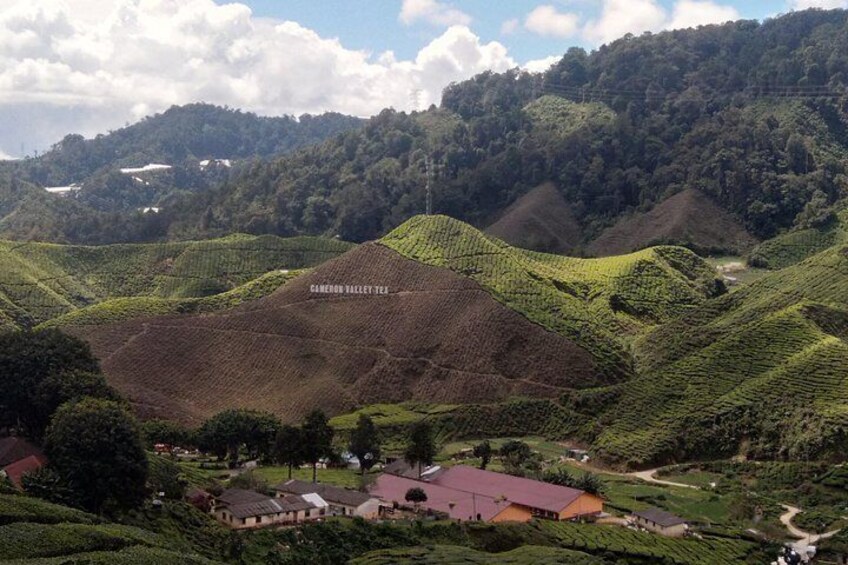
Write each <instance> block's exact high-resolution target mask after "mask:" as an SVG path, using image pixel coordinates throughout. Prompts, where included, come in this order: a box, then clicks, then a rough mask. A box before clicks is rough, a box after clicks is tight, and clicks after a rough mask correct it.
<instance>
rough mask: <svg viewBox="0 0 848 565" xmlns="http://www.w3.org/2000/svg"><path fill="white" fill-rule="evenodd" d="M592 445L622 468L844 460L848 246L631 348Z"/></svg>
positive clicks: (658, 331)
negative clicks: (626, 378) (624, 379)
mask: <svg viewBox="0 0 848 565" xmlns="http://www.w3.org/2000/svg"><path fill="white" fill-rule="evenodd" d="M637 351H638V359H639V373H640V376H639V377H638V378H637V379H635V380H634V381H632V382H631V383H628V384H626V385H624V386H623V387H622V389H621V390H622V395H621V398H620V400H619V401H618V402H617V403H616V405H615V406H614V407H612V408H611V409H610V410H609V413H608V414H607V415H605V416H602V419H604V420H606V421H608V422H609V425H608V426H606V427H605V429H604V430H603V432H602V433H601V435H600V437H599V438H598V440H597V442H596V446H597V447H598V449H599V451H600V452H602V453H603V454H605V455H606V456H607V457H608V458H610V459H613V460H618V461H622V462H627V463H630V464H631V465H648V464H651V463H653V462H656V461H660V460H668V459H686V458H692V457H696V456H697V457H709V456H719V455H725V456H726V455H732V454H735V453H738V452H742V453H745V454H748V455H752V456H759V457H791V458H796V459H797V458H806V457H810V458H811V457H817V458H822V457H827V456H828V455H839V454H841V455H844V452H845V448H846V435H845V430H846V429H848V428H847V426H848V247H846V246H844V245H842V246H836V247H833V248H831V249H828V250H827V251H824V252H822V253H820V254H818V255H815V256H813V257H811V258H809V259H807V260H805V261H803V262H801V263H799V264H798V265H796V266H793V267H789V268H786V269H783V270H781V271H778V272H775V273H771V274H769V275H767V276H765V277H763V278H762V279H760V280H758V281H756V282H754V283H752V284H751V285H749V286H747V287H745V288H742V289H740V290H738V291H736V292H734V293H732V294H729V295H726V296H723V297H721V298H718V299H716V300H713V301H709V302H707V303H705V304H704V305H702V306H701V307H698V308H696V309H695V310H693V311H692V312H690V313H688V314H687V315H685V316H683V317H682V318H681V319H680V320H677V321H674V322H672V323H669V324H667V325H665V326H662V327H660V328H658V329H656V330H655V331H653V332H651V333H650V334H649V335H648V336H647V337H646V338H645V339H644V340H641V341H639V342H638V343H637Z"/></svg>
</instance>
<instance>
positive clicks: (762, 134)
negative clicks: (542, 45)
mask: <svg viewBox="0 0 848 565" xmlns="http://www.w3.org/2000/svg"><path fill="white" fill-rule="evenodd" d="M847 18H848V12H846V11H843V10H831V11H821V10H808V11H804V12H796V13H792V14H789V15H786V16H782V17H779V18H775V19H771V20H768V21H766V22H764V23H758V22H756V21H739V22H734V23H728V24H725V25H720V26H706V27H701V28H699V29H696V30H692V29H690V30H682V31H674V32H664V33H660V34H656V35H651V34H646V35H644V36H641V37H629V36H628V37H624V38H622V39H619V40H617V41H615V42H613V43H612V44H610V45H607V46H604V47H601V48H600V49H598V50H597V51H594V52H592V53H586V52H585V51H583V50H582V49H577V48H573V49H570V50H569V51H568V52H567V53H566V54H565V56H564V57H563V59H562V60H561V61H560V62H559V63H557V64H556V65H555V66H554V67H553V68H552V69H550V70H549V71H548V72H547V73H545V74H544V75H531V74H528V73H522V72H518V71H510V72H507V73H504V74H492V73H486V74H483V75H480V76H477V77H475V78H473V79H471V80H469V81H466V82H463V83H459V84H455V85H452V86H450V87H449V88H448V89H446V91H445V92H444V95H443V100H442V104H441V107H440V108H438V109H433V108H431V110H429V111H427V112H423V113H415V114H413V115H407V114H404V113H399V112H395V111H392V110H386V111H384V112H383V113H381V114H380V115H378V116H376V117H374V118H373V119H371V120H370V121H369V122H368V124H367V126H366V127H365V128H363V129H361V130H355V131H350V132H346V133H344V134H340V135H339V136H337V137H335V138H333V139H332V140H330V141H328V142H327V143H325V144H323V145H321V146H318V147H313V148H310V149H307V150H304V151H301V152H297V153H296V154H294V155H291V156H289V157H285V158H282V159H279V160H276V161H273V162H270V163H267V164H262V165H258V166H256V167H253V168H252V169H251V170H249V171H247V172H246V173H245V174H244V176H242V177H241V178H239V179H237V180H236V181H234V182H231V183H229V184H228V185H227V186H225V187H224V188H223V189H222V190H221V191H219V192H218V193H216V194H213V195H206V196H204V197H203V198H200V199H194V200H192V201H187V202H184V203H183V204H182V205H181V206H180V207H179V208H178V209H177V210H174V213H173V215H172V216H171V217H170V218H169V223H170V227H169V230H170V232H169V233H171V234H172V235H175V234H179V235H186V234H188V235H203V234H206V233H209V234H220V233H224V232H229V231H233V230H238V231H248V232H254V233H255V232H273V233H279V234H297V233H309V234H318V233H325V232H326V233H332V234H337V235H340V236H341V237H342V238H343V239H347V240H354V241H362V240H366V239H371V238H375V237H377V236H379V235H380V234H382V233H385V232H386V231H387V230H389V229H390V228H392V227H393V226H396V225H398V224H399V223H401V222H402V221H404V220H405V219H406V218H408V217H409V216H411V215H413V214H415V213H419V212H421V211H423V210H424V209H425V199H426V195H425V185H426V172H425V169H426V166H425V162H426V158H427V157H428V156H430V157H431V158H432V159H433V161H434V166H433V167H432V169H433V177H434V182H433V201H434V211H435V212H440V213H444V214H448V215H451V216H454V217H456V218H460V219H463V220H466V221H469V222H471V223H473V224H475V225H477V226H480V227H484V226H486V225H489V224H490V223H493V222H495V221H496V220H497V219H498V217H499V215H500V214H501V212H502V211H503V210H504V209H506V208H507V207H508V206H509V205H510V204H511V203H513V202H514V201H515V200H516V199H517V198H519V197H520V196H522V195H523V194H525V193H527V192H528V191H530V190H531V189H532V188H533V187H536V186H537V185H540V184H542V183H543V182H546V181H553V182H554V183H555V185H556V186H557V188H558V190H559V191H560V192H561V194H562V195H563V196H564V198H565V201H566V203H567V204H568V206H570V207H571V209H572V211H573V213H574V215H575V217H576V218H577V220H578V221H579V223H580V229H581V230H582V233H583V238H584V241H583V244H584V245H586V244H588V243H589V242H590V241H592V240H593V239H595V238H596V237H597V236H599V235H600V234H601V233H602V232H603V230H604V229H606V228H607V227H610V226H612V225H613V224H614V223H615V222H616V220H619V219H621V220H625V219H628V218H631V217H632V216H638V215H639V214H642V213H646V212H648V211H649V210H650V209H651V208H652V207H653V206H654V205H655V204H657V203H659V202H661V201H663V200H664V199H666V198H668V197H670V196H672V195H674V194H676V193H678V192H681V191H683V190H685V189H689V188H693V189H696V190H698V191H700V192H702V193H703V194H704V195H705V196H706V197H707V198H708V199H709V201H710V202H711V203H715V204H717V205H718V206H719V207H720V208H721V209H723V211H725V212H728V213H729V214H730V215H732V216H733V217H734V218H735V219H736V220H738V221H739V222H740V223H741V225H742V226H743V227H744V228H746V229H747V231H748V232H749V233H750V234H751V235H752V236H755V237H756V238H759V239H767V238H771V237H773V236H775V235H777V234H778V233H780V232H782V231H785V230H789V229H791V228H793V227H795V226H808V225H810V224H814V223H816V222H821V221H825V220H826V219H827V217H828V216H829V214H830V211H831V208H832V207H833V206H834V204H836V203H837V202H838V200H839V199H840V198H843V197H844V196H845V195H846V179H845V167H846V162H848V161H847V160H846V157H848V113H846V104H848V98H846V95H845V92H846V90H845V85H846V83H848V25H846V19H847ZM692 201H699V200H697V199H695V200H692ZM697 212H698V211H697V210H694V211H688V214H689V216H695V217H696V216H697ZM635 224H638V222H635ZM650 236H651V234H646V235H645V236H644V237H643V238H642V239H645V240H650V239H651V238H650ZM742 239H745V240H747V241H753V240H754V239H753V238H742ZM684 243H688V242H684ZM694 243H695V244H696V245H697V243H698V242H694ZM706 247H710V245H709V244H707V245H706ZM741 251H745V250H741Z"/></svg>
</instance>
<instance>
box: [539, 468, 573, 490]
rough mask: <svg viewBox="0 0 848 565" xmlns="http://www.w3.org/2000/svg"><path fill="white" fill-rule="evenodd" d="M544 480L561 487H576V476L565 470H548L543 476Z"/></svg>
mask: <svg viewBox="0 0 848 565" xmlns="http://www.w3.org/2000/svg"><path fill="white" fill-rule="evenodd" d="M542 480H543V481H545V482H546V483H551V484H552V485H559V486H561V487H574V483H575V482H576V481H575V478H574V475H572V474H571V473H569V472H568V471H567V470H566V469H563V468H559V469H548V470H547V471H545V474H544V475H542Z"/></svg>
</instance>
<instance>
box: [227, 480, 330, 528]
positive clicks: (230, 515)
mask: <svg viewBox="0 0 848 565" xmlns="http://www.w3.org/2000/svg"><path fill="white" fill-rule="evenodd" d="M326 507H327V503H326V502H324V501H323V500H321V499H320V497H319V496H317V495H310V496H294V495H290V496H285V497H270V496H266V495H264V494H261V493H258V492H255V491H252V490H243V489H227V490H225V491H224V492H223V493H221V494H220V495H218V496H216V497H215V501H214V504H213V506H212V514H213V515H214V516H215V518H216V519H217V520H218V521H219V522H221V523H222V524H225V525H227V526H229V527H231V528H234V529H247V528H261V527H266V526H271V525H294V524H299V523H302V522H308V521H311V520H316V519H318V518H320V517H322V516H324V514H325V509H326Z"/></svg>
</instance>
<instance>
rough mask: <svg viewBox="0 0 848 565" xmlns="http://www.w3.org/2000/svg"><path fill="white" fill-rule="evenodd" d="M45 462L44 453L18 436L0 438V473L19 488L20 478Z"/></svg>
mask: <svg viewBox="0 0 848 565" xmlns="http://www.w3.org/2000/svg"><path fill="white" fill-rule="evenodd" d="M46 463H47V458H46V457H45V456H44V453H43V452H42V451H41V450H40V449H39V448H37V447H36V446H34V445H33V444H31V443H30V442H28V441H27V440H25V439H23V438H19V437H4V438H0V475H2V476H6V477H7V478H8V479H9V480H10V481H12V484H14V485H15V486H16V487H18V488H21V486H22V485H21V478H22V477H23V476H24V475H25V474H26V473H33V472H35V471H37V470H38V469H40V468H41V467H42V466H44V465H45V464H46Z"/></svg>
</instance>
